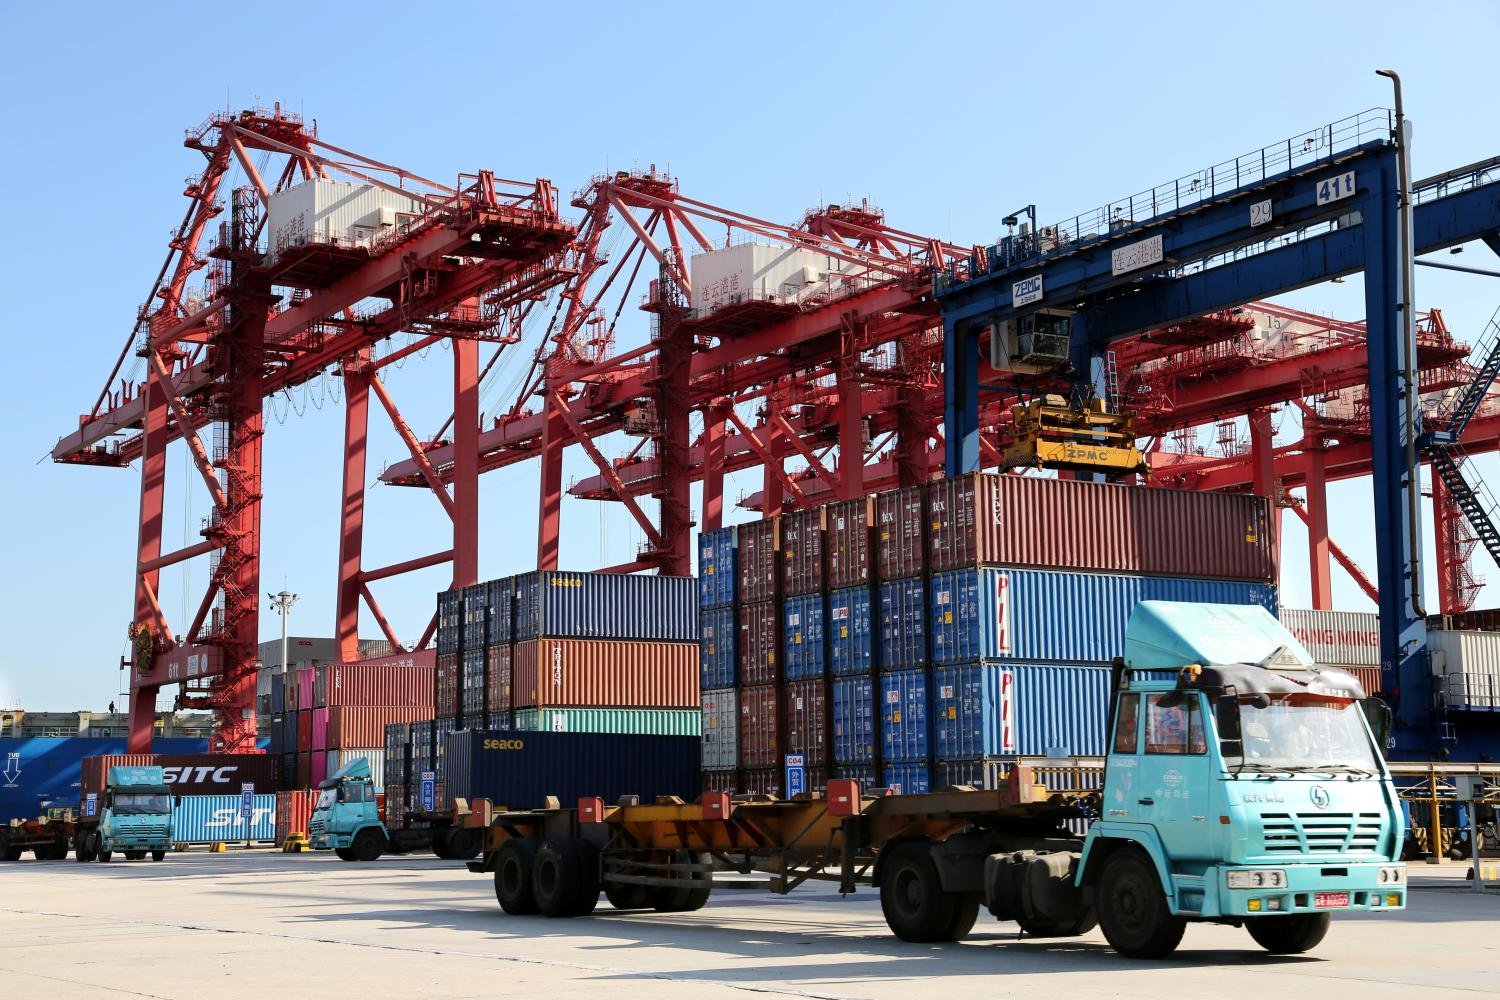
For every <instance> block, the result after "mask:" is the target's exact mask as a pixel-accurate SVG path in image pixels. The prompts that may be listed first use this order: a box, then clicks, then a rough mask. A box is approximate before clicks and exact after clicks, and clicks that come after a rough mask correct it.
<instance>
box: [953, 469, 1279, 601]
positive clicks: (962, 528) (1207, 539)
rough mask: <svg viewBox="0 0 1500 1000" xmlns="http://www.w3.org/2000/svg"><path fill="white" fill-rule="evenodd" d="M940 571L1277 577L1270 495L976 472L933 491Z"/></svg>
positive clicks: (1246, 577) (1249, 578) (1251, 578)
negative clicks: (1029, 569)
mask: <svg viewBox="0 0 1500 1000" xmlns="http://www.w3.org/2000/svg"><path fill="white" fill-rule="evenodd" d="M927 502H928V515H929V523H930V527H931V530H932V570H933V572H938V571H941V570H947V569H958V568H961V567H967V566H979V565H998V566H1036V567H1042V568H1052V569H1073V570H1086V571H1093V572H1102V573H1140V574H1144V575H1155V576H1177V577H1195V578H1208V579H1221V580H1255V581H1273V580H1275V579H1276V550H1275V545H1274V543H1273V539H1272V537H1271V506H1270V501H1269V500H1267V499H1266V498H1265V497H1257V496H1250V495H1248V494H1229V493H1198V492H1194V491H1192V490H1168V489H1157V488H1155V487H1142V486H1117V485H1112V484H1108V483H1089V482H1079V481H1076V480H1066V479H1038V478H1035V477H1032V476H1011V475H993V474H990V473H972V474H970V475H966V476H958V477H955V478H953V479H944V480H939V481H937V482H934V483H932V484H930V485H929V486H928V493H927Z"/></svg>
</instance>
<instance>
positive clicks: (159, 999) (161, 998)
mask: <svg viewBox="0 0 1500 1000" xmlns="http://www.w3.org/2000/svg"><path fill="white" fill-rule="evenodd" d="M12 912H19V911H12ZM0 972H7V973H11V974H13V975H17V976H27V977H29V978H31V979H46V980H50V981H51V982H54V983H67V984H68V985H69V986H86V987H88V988H89V989H91V990H108V991H109V992H111V993H120V994H123V995H125V996H132V997H150V998H151V1000H172V998H171V997H169V996H165V995H163V994H161V993H140V992H138V991H136V990H127V989H121V988H120V987H118V986H109V985H107V984H104V983H91V982H88V981H87V980H83V979H64V978H63V977H62V976H48V975H45V974H43V973H40V972H28V971H27V970H25V969H7V968H5V967H4V966H0Z"/></svg>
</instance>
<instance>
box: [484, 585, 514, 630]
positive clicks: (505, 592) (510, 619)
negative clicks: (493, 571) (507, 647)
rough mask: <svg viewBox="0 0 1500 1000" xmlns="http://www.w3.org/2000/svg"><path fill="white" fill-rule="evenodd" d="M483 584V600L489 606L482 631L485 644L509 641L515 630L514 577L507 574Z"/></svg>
mask: <svg viewBox="0 0 1500 1000" xmlns="http://www.w3.org/2000/svg"><path fill="white" fill-rule="evenodd" d="M484 586H485V588H486V590H485V600H486V603H487V604H488V606H489V607H488V610H489V620H488V622H487V624H486V625H485V632H484V641H485V645H487V646H500V645H504V644H505V643H507V642H510V640H511V637H512V635H513V634H514V631H515V618H516V578H515V577H513V576H507V577H505V578H504V579H502V580H491V581H490V582H489V583H487V584H485V585H484Z"/></svg>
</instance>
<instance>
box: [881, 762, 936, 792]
mask: <svg viewBox="0 0 1500 1000" xmlns="http://www.w3.org/2000/svg"><path fill="white" fill-rule="evenodd" d="M882 777H883V778H884V779H885V787H886V788H889V789H890V790H891V794H893V795H926V794H927V793H928V792H930V791H932V769H931V768H930V767H929V766H928V764H927V762H926V761H916V762H913V763H907V764H900V763H897V764H887V765H886V766H885V769H884V771H883V772H882Z"/></svg>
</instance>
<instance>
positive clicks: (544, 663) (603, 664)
mask: <svg viewBox="0 0 1500 1000" xmlns="http://www.w3.org/2000/svg"><path fill="white" fill-rule="evenodd" d="M513 655H514V661H513V667H512V670H513V675H514V684H515V707H516V708H534V707H545V706H555V707H559V708H593V707H602V708H608V707H618V706H626V705H628V706H632V707H636V708H695V707H697V705H698V690H699V689H698V643H697V639H696V637H694V641H692V642H629V641H606V640H597V639H536V640H533V641H531V642H519V643H516V647H515V652H514V654H513Z"/></svg>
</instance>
